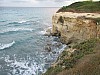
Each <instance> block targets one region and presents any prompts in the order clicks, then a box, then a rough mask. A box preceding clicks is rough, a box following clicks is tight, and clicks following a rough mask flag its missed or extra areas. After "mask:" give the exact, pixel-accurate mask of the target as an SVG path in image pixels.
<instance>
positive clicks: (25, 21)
mask: <svg viewBox="0 0 100 75" xmlns="http://www.w3.org/2000/svg"><path fill="white" fill-rule="evenodd" d="M25 22H27V21H25V20H23V21H19V22H18V23H25Z"/></svg>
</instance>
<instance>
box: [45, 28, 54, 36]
mask: <svg viewBox="0 0 100 75" xmlns="http://www.w3.org/2000/svg"><path fill="white" fill-rule="evenodd" d="M44 35H45V36H51V35H52V33H51V28H48V29H47V30H46V33H45V34H44Z"/></svg>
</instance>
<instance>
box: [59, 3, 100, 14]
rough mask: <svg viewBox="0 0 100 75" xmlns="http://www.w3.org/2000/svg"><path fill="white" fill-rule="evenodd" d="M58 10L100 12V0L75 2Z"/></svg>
mask: <svg viewBox="0 0 100 75" xmlns="http://www.w3.org/2000/svg"><path fill="white" fill-rule="evenodd" d="M58 12H81V13H82V12H83V13H100V1H96V2H92V1H83V2H75V3H73V4H71V5H69V6H63V7H62V8H60V9H59V10H58V11H57V13H58Z"/></svg>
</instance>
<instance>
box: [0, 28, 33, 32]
mask: <svg viewBox="0 0 100 75" xmlns="http://www.w3.org/2000/svg"><path fill="white" fill-rule="evenodd" d="M13 31H14V32H15V31H33V29H31V28H8V29H4V30H1V31H0V33H7V32H13Z"/></svg>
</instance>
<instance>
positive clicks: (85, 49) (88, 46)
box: [44, 39, 100, 75]
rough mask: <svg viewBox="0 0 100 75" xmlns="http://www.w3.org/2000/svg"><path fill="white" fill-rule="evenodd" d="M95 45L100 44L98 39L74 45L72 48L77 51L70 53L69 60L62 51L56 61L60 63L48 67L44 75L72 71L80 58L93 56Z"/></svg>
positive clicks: (55, 74)
mask: <svg viewBox="0 0 100 75" xmlns="http://www.w3.org/2000/svg"><path fill="white" fill-rule="evenodd" d="M97 44H100V39H90V40H87V41H84V42H82V43H80V44H76V45H74V46H73V48H75V49H77V50H76V51H75V52H74V53H72V54H71V56H70V57H69V58H67V57H68V53H67V51H63V52H62V54H61V56H60V57H59V58H58V60H57V61H60V62H59V63H58V64H57V65H56V66H55V67H50V68H49V69H48V70H47V72H46V73H45V74H44V75H57V74H58V73H60V72H62V71H64V70H69V69H72V68H73V67H74V66H75V65H76V63H77V62H78V60H80V59H81V58H82V57H84V56H86V55H89V54H94V48H95V47H96V46H98V45H97ZM92 62H94V61H92Z"/></svg>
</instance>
